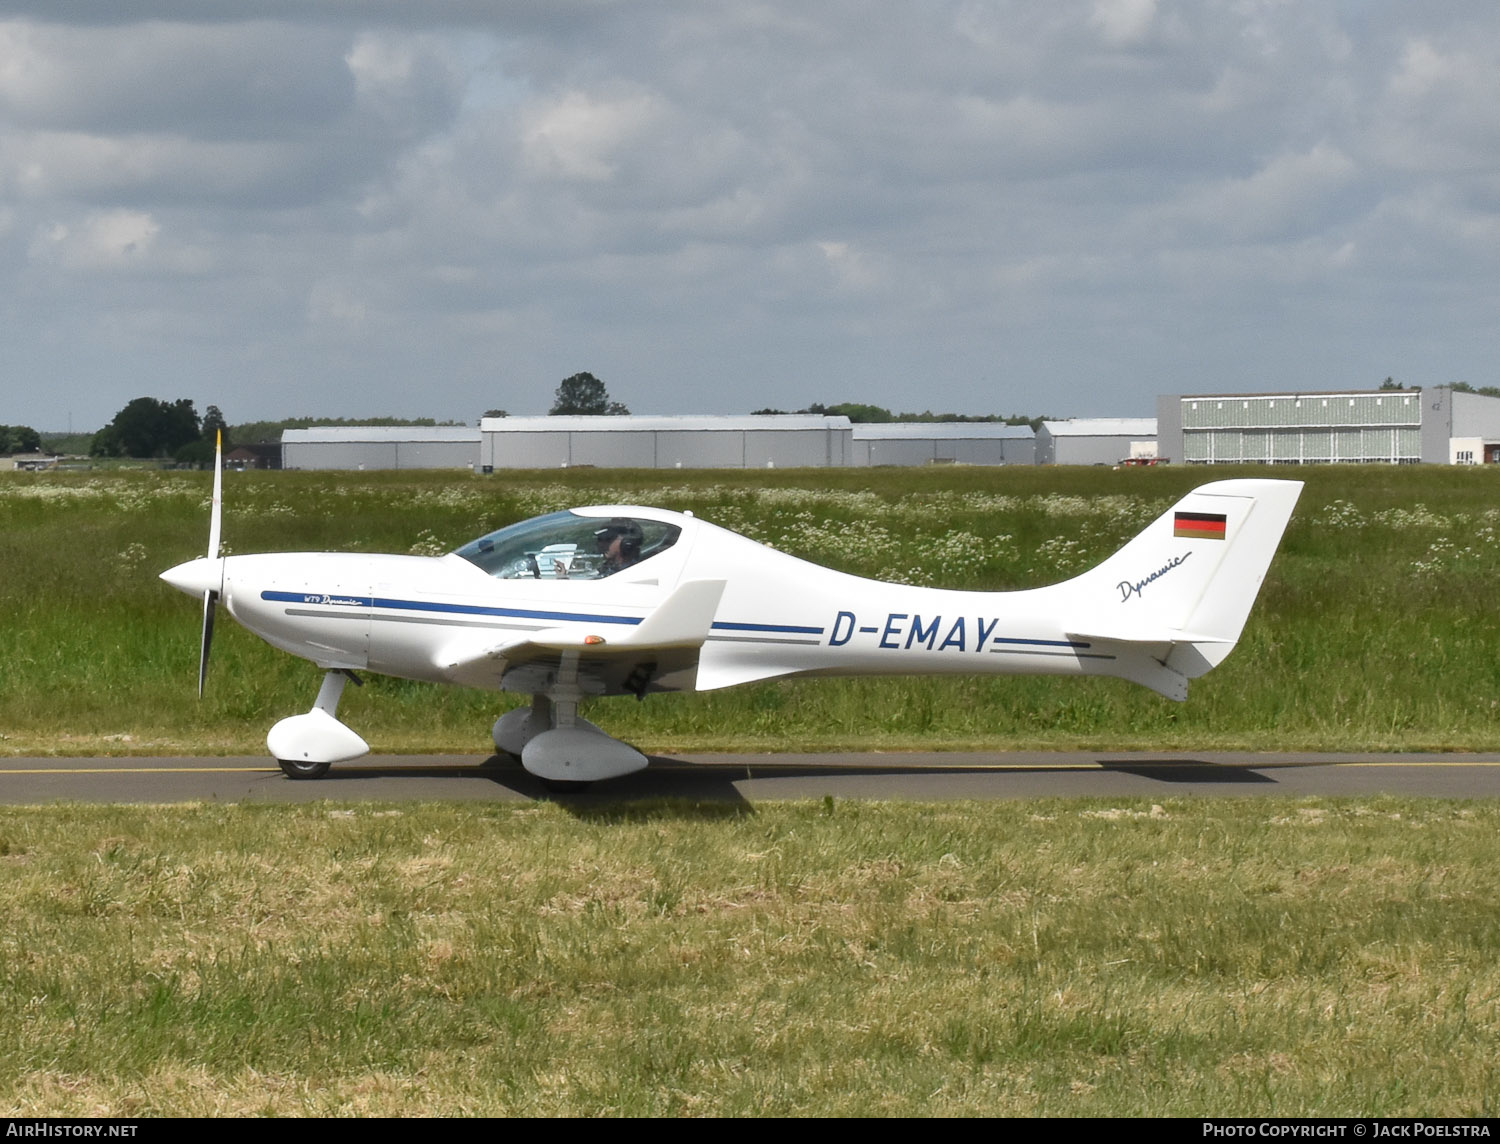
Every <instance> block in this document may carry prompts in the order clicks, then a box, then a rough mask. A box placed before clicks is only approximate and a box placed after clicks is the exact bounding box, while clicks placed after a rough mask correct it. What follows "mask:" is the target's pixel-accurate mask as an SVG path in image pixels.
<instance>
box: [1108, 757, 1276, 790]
mask: <svg viewBox="0 0 1500 1144" xmlns="http://www.w3.org/2000/svg"><path fill="white" fill-rule="evenodd" d="M1099 769H1100V770H1102V771H1118V772H1119V773H1120V774H1124V775H1135V776H1137V777H1138V778H1143V779H1152V780H1154V781H1156V782H1161V783H1230V784H1238V783H1250V784H1257V783H1274V782H1275V781H1276V780H1275V779H1273V778H1272V777H1271V776H1270V775H1264V774H1261V773H1260V772H1259V771H1252V770H1251V769H1250V768H1249V767H1244V766H1238V767H1236V766H1229V765H1226V764H1224V763H1210V762H1206V761H1205V760H1203V759H1130V760H1128V761H1121V762H1111V761H1110V760H1108V759H1100V760H1099Z"/></svg>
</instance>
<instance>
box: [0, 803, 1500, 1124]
mask: <svg viewBox="0 0 1500 1144" xmlns="http://www.w3.org/2000/svg"><path fill="white" fill-rule="evenodd" d="M1497 827H1500V808H1497V807H1496V805H1495V804H1493V803H1481V804H1471V805H1466V804H1461V803H1450V802H1440V801H1421V800H1392V799H1385V800H1376V801H1373V802H1369V803H1351V802H1341V801H1335V800H1308V801H1299V802H1292V801H1288V800H1256V801H1254V802H1245V801H1242V800H1222V801H1209V800H1169V801H1166V802H1164V803H1163V804H1160V805H1156V806H1152V805H1149V804H1135V803H1130V804H1125V805H1122V804H1118V803H1108V802H1101V801H1062V800H1049V801H1040V802H1031V803H988V804H943V805H926V806H924V805H917V806H894V805H882V804H878V803H863V804H860V803H846V802H839V803H837V804H834V803H832V801H831V800H829V801H826V802H825V803H822V804H819V803H808V804H799V805H790V804H768V805H763V806H760V807H757V808H756V809H754V810H753V811H750V810H745V809H737V808H733V807H729V806H725V805H713V806H700V805H689V804H672V803H656V804H649V805H635V806H629V807H614V808H606V809H595V810H587V809H584V808H574V809H572V810H571V811H570V810H568V809H564V808H563V807H560V806H557V805H536V806H527V807H524V808H516V807H514V806H513V805H506V806H500V805H493V806H484V807H475V806H472V805H469V806H452V805H449V806H441V805H429V806H411V805H408V806H403V807H400V808H396V807H380V806H370V805H361V806H359V807H358V808H357V809H346V808H339V807H337V806H332V805H316V804H313V805H300V806H285V805H277V806H266V805H249V804H245V805H237V806H221V805H215V806H190V807H182V808H142V807H77V806H71V807H54V808H4V809H0V867H3V871H4V876H3V877H0V1027H3V1028H4V1029H5V1030H6V1035H5V1037H4V1038H0V1113H3V1114H5V1115H12V1116H31V1115H43V1114H45V1115H54V1116H58V1115H60V1116H69V1115H100V1114H105V1115H119V1116H151V1115H225V1114H233V1115H239V1114H259V1113H269V1114H303V1113H310V1114H333V1113H340V1114H351V1113H352V1114H359V1115H399V1114H542V1115H581V1116H587V1115H615V1114H632V1115H634V1114H649V1115H682V1114H709V1115H730V1116H739V1115H751V1114H770V1115H792V1114H795V1115H846V1114H852V1115H860V1114H878V1115H942V1114H965V1115H1012V1114H1043V1115H1086V1116H1092V1115H1108V1116H1126V1115H1132V1116H1134V1115H1169V1116H1208V1115H1213V1116H1251V1115H1253V1116H1413V1115H1421V1116H1440V1115H1448V1116H1481V1115H1487V1116H1493V1115H1495V1114H1496V1112H1497V1111H1500V1107H1497V1097H1496V1093H1500V1064H1497V1058H1496V1055H1495V1052H1494V1046H1495V1044H1496V1038H1497V1036H1500V968H1497V966H1496V963H1495V960H1494V956H1493V951H1494V949H1495V948H1496V946H1497V944H1500V914H1497V912H1496V911H1495V908H1494V902H1495V901H1496V898H1497V893H1500V872H1497V867H1496V865H1495V863H1494V861H1493V840H1494V837H1495V834H1496V830H1497Z"/></svg>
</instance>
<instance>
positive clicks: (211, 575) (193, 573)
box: [161, 556, 224, 597]
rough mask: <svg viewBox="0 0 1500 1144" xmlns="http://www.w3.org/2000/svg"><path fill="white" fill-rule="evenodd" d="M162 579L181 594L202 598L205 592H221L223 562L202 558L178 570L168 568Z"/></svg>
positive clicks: (183, 565)
mask: <svg viewBox="0 0 1500 1144" xmlns="http://www.w3.org/2000/svg"><path fill="white" fill-rule="evenodd" d="M161 578H162V579H163V580H165V581H166V582H167V583H168V584H170V585H172V587H174V588H176V589H177V590H178V591H179V592H186V593H187V594H188V595H189V596H198V597H201V596H202V595H203V593H204V592H208V591H210V590H211V591H214V592H217V591H219V589H220V585H221V584H222V583H223V581H224V572H223V561H222V560H210V559H209V558H208V557H207V556H200V557H198V559H196V560H189V561H188V562H187V563H186V564H179V565H177V567H176V568H168V569H167V570H166V571H165V572H163V573H162V574H161Z"/></svg>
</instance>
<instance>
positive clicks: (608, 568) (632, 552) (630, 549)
mask: <svg viewBox="0 0 1500 1144" xmlns="http://www.w3.org/2000/svg"><path fill="white" fill-rule="evenodd" d="M594 539H595V541H596V542H597V544H598V547H599V554H600V555H601V556H603V557H604V565H603V567H601V568H600V569H599V575H600V576H613V575H614V574H615V573H616V572H619V571H620V570H621V569H623V568H629V567H630V566H631V565H632V564H634V563H636V562H637V561H638V560H640V558H641V544H642V543H643V542H644V540H645V537H644V536H643V535H642V534H641V526H640V525H639V524H637V523H636V522H635V521H633V520H629V519H627V518H625V517H623V516H617V517H615V518H614V519H613V520H611V521H610V522H609V523H608V524H606V525H605V526H604V527H603V528H600V529H598V530H597V531H595V533H594Z"/></svg>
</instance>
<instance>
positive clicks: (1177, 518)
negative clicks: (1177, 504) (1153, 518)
mask: <svg viewBox="0 0 1500 1144" xmlns="http://www.w3.org/2000/svg"><path fill="white" fill-rule="evenodd" d="M1228 522H1229V518H1228V517H1227V516H1225V515H1224V514H1223V513H1221V512H1179V513H1176V514H1174V518H1173V522H1172V524H1173V527H1172V535H1173V536H1187V537H1191V538H1192V539H1194V540H1223V539H1224V529H1225V527H1226V525H1227V524H1228Z"/></svg>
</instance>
